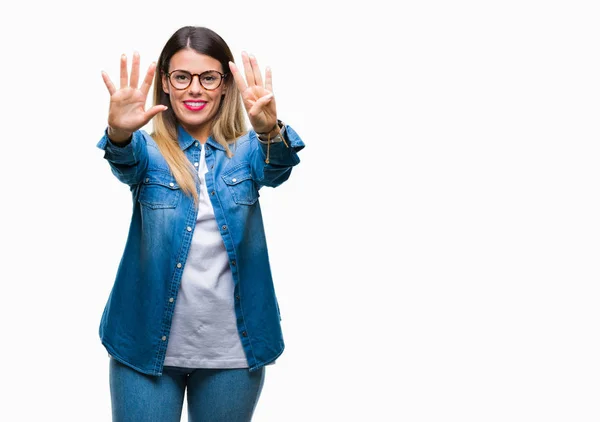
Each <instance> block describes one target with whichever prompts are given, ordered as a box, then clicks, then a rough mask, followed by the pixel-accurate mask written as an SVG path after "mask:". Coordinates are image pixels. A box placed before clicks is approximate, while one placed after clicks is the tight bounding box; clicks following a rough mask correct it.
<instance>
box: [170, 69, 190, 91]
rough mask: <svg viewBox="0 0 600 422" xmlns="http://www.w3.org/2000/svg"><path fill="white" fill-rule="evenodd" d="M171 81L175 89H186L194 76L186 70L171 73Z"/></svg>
mask: <svg viewBox="0 0 600 422" xmlns="http://www.w3.org/2000/svg"><path fill="white" fill-rule="evenodd" d="M170 79H171V83H172V84H173V86H174V87H175V88H177V89H185V88H187V87H188V86H189V85H190V82H191V80H192V75H191V74H190V73H189V72H186V71H185V70H176V71H175V72H173V73H171V76H170Z"/></svg>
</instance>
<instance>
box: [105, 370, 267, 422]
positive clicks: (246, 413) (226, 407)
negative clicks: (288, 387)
mask: <svg viewBox="0 0 600 422" xmlns="http://www.w3.org/2000/svg"><path fill="white" fill-rule="evenodd" d="M264 379H265V367H264V366H263V367H262V368H260V369H259V370H257V371H254V372H250V371H248V368H240V369H190V368H179V367H175V366H165V367H164V369H163V374H162V376H159V377H155V376H151V375H145V374H142V373H141V372H138V371H136V370H134V369H132V368H130V367H129V366H127V365H124V364H122V363H121V362H118V361H117V360H115V359H113V358H111V359H110V366H109V380H110V397H111V405H112V420H113V422H155V421H156V422H180V420H181V412H182V407H183V398H184V392H185V391H186V388H187V410H188V420H189V422H248V421H250V420H251V419H252V414H253V413H254V408H255V407H256V404H257V402H258V398H259V396H260V393H261V391H262V387H263V383H264Z"/></svg>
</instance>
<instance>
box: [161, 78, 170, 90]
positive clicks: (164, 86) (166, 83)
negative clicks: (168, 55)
mask: <svg viewBox="0 0 600 422" xmlns="http://www.w3.org/2000/svg"><path fill="white" fill-rule="evenodd" d="M161 79H162V89H163V92H164V93H165V94H167V95H169V80H168V79H167V75H165V74H163V75H162V78H161Z"/></svg>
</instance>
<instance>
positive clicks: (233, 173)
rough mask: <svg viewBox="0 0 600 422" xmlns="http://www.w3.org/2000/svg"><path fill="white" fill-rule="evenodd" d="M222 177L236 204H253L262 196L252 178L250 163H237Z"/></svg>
mask: <svg viewBox="0 0 600 422" xmlns="http://www.w3.org/2000/svg"><path fill="white" fill-rule="evenodd" d="M221 178H222V179H223V181H224V182H225V184H226V185H227V187H228V189H229V192H230V193H231V196H232V197H233V200H234V202H235V203H236V204H242V205H252V204H254V203H255V202H256V200H257V199H258V197H259V196H260V195H259V194H258V189H257V188H256V184H255V183H254V180H252V174H251V173H250V163H247V162H244V163H240V164H238V165H236V166H235V167H234V168H232V169H230V170H228V171H227V173H225V174H223V175H222V176H221Z"/></svg>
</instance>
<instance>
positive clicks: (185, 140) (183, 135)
mask: <svg viewBox="0 0 600 422" xmlns="http://www.w3.org/2000/svg"><path fill="white" fill-rule="evenodd" d="M177 140H178V141H179V147H180V148H181V149H182V150H183V151H185V150H186V149H187V148H189V147H190V146H192V144H193V143H194V142H196V139H194V137H193V136H192V135H190V134H189V133H188V132H187V131H186V130H185V129H184V128H183V126H181V125H177ZM206 143H207V144H209V145H210V146H212V147H214V148H216V149H219V150H221V151H225V148H223V145H221V144H220V143H218V142H217V141H215V140H214V139H213V137H212V136H209V137H208V139H207V140H206Z"/></svg>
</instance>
